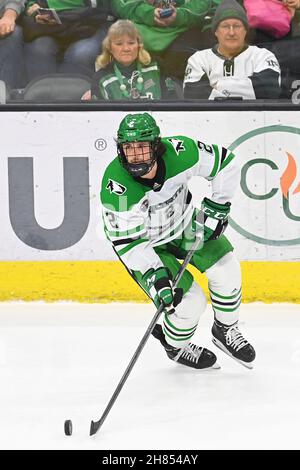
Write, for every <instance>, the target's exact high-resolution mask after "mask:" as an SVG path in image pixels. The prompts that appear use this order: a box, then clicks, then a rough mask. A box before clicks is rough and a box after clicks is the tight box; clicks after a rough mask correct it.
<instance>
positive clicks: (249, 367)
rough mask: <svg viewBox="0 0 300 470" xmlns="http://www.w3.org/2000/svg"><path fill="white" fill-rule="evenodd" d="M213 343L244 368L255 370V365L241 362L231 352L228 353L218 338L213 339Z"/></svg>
mask: <svg viewBox="0 0 300 470" xmlns="http://www.w3.org/2000/svg"><path fill="white" fill-rule="evenodd" d="M212 342H213V343H214V345H215V346H217V347H218V348H219V349H221V351H223V352H224V353H225V354H227V356H229V357H231V358H232V359H234V360H235V361H236V362H238V363H239V364H242V366H244V367H246V369H253V364H252V363H251V362H244V361H241V359H237V358H236V357H234V356H233V355H232V354H231V353H230V352H229V351H227V349H226V348H225V347H224V345H223V344H222V343H221V341H218V340H217V339H216V338H214V337H213V338H212Z"/></svg>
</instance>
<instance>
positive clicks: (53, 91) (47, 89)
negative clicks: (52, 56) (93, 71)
mask: <svg viewBox="0 0 300 470" xmlns="http://www.w3.org/2000/svg"><path fill="white" fill-rule="evenodd" d="M90 88H91V83H90V80H89V78H88V77H86V76H84V75H67V74H53V75H43V76H41V77H38V78H36V79H34V80H32V81H31V82H30V83H28V85H27V86H26V88H25V89H24V92H23V100H24V101H31V102H35V103H54V102H76V101H77V102H79V101H80V98H81V97H82V95H83V94H84V93H85V92H86V91H87V90H89V89H90Z"/></svg>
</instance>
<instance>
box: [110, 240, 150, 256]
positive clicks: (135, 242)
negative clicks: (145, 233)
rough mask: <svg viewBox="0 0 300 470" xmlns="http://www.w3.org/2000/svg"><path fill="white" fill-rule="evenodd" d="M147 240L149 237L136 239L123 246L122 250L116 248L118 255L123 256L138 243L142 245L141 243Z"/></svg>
mask: <svg viewBox="0 0 300 470" xmlns="http://www.w3.org/2000/svg"><path fill="white" fill-rule="evenodd" d="M145 242H149V240H148V239H147V238H140V239H139V240H135V241H134V242H131V243H129V244H128V245H126V246H125V247H124V248H121V250H120V251H119V250H118V248H117V247H115V248H116V250H117V252H118V255H119V256H122V255H125V253H127V252H128V251H130V250H132V248H134V247H136V246H137V245H140V243H145Z"/></svg>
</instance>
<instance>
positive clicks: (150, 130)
mask: <svg viewBox="0 0 300 470" xmlns="http://www.w3.org/2000/svg"><path fill="white" fill-rule="evenodd" d="M159 136H160V129H159V127H158V125H157V124H156V121H155V119H154V118H153V117H152V116H150V114H148V113H142V114H127V116H125V117H124V119H123V120H122V121H121V123H120V126H119V129H118V144H124V143H125V142H140V141H149V142H152V141H153V140H155V139H157V138H158V137H159Z"/></svg>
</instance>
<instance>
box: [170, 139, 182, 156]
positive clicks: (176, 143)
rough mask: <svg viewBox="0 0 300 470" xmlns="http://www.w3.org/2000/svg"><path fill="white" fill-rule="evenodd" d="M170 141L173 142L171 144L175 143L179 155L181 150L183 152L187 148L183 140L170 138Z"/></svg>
mask: <svg viewBox="0 0 300 470" xmlns="http://www.w3.org/2000/svg"><path fill="white" fill-rule="evenodd" d="M168 141H169V142H171V144H172V145H173V147H174V150H175V152H176V153H177V155H179V152H183V151H184V150H185V146H184V145H183V141H182V140H179V139H173V138H170V139H168Z"/></svg>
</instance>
